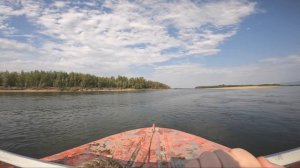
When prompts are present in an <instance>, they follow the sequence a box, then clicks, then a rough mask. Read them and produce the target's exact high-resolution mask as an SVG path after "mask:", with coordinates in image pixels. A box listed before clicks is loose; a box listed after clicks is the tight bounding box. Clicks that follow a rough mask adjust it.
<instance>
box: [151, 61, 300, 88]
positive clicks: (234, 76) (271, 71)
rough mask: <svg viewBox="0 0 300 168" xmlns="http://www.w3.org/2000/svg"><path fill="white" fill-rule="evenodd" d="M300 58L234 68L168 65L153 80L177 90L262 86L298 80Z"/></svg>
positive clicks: (157, 69)
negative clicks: (224, 86) (201, 87)
mask: <svg viewBox="0 0 300 168" xmlns="http://www.w3.org/2000/svg"><path fill="white" fill-rule="evenodd" d="M297 72H300V55H290V56H286V57H272V58H268V59H264V60H260V61H258V62H257V63H254V64H247V65H240V66H233V67H232V66H231V67H223V68H220V67H207V66H205V65H199V64H193V63H188V64H179V65H165V66H160V67H156V68H155V72H154V73H153V76H152V77H151V78H152V79H154V80H159V81H162V82H166V83H169V84H170V85H171V86H173V87H187V88H190V87H192V88H193V87H195V86H199V85H219V84H260V83H281V82H289V81H297V80H299V77H297V76H298V74H297Z"/></svg>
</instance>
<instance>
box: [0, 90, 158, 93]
mask: <svg viewBox="0 0 300 168" xmlns="http://www.w3.org/2000/svg"><path fill="white" fill-rule="evenodd" d="M143 90H154V89H84V90H60V89H0V93H56V92H59V93H60V92H129V91H143Z"/></svg>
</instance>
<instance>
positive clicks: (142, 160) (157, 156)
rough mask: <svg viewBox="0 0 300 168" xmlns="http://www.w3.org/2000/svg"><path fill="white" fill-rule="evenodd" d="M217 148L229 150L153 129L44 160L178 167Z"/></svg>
mask: <svg viewBox="0 0 300 168" xmlns="http://www.w3.org/2000/svg"><path fill="white" fill-rule="evenodd" d="M216 149H223V150H229V148H227V147H225V146H223V145H220V144H217V143H214V142H212V141H209V140H206V139H204V138H201V137H198V136H195V135H191V134H188V133H185V132H182V131H177V130H173V129H168V128H159V127H154V126H153V127H150V128H140V129H136V130H131V131H127V132H122V133H119V134H115V135H112V136H109V137H106V138H103V139H100V140H97V141H94V142H91V143H88V144H85V145H82V146H79V147H76V148H73V149H70V150H66V151H64V152H61V153H58V154H55V155H52V156H48V157H45V158H42V160H44V161H50V162H56V163H61V164H65V165H70V166H82V165H84V164H85V163H87V162H92V161H94V160H97V159H98V160H99V158H111V159H109V160H114V161H116V162H118V164H120V165H121V166H123V167H141V166H144V167H174V164H181V163H182V160H189V159H194V158H198V157H199V156H200V155H201V153H202V152H204V151H213V150H216ZM104 160H105V159H104Z"/></svg>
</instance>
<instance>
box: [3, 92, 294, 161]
mask: <svg viewBox="0 0 300 168" xmlns="http://www.w3.org/2000/svg"><path fill="white" fill-rule="evenodd" d="M152 123H156V125H157V126H160V127H168V128H173V129H178V130H181V131H185V132H189V133H192V134H195V135H199V136H202V137H204V138H206V139H209V140H212V141H215V142H217V143H220V144H223V145H226V146H229V147H242V148H245V149H247V150H249V151H250V152H252V153H254V154H255V155H266V154H271V153H274V152H279V151H282V150H287V149H290V148H295V147H298V146H300V87H280V88H269V89H256V90H216V89H171V90H162V91H146V92H145V91H144V92H125V93H0V148H1V149H4V150H8V151H12V152H15V153H18V154H22V155H26V156H30V157H36V158H40V157H43V156H47V155H51V154H55V153H57V152H61V151H63V150H66V149H69V148H72V147H76V146H79V145H82V144H85V143H88V142H90V141H94V140H97V139H99V138H103V137H106V136H108V135H112V134H115V133H119V132H122V131H126V130H131V129H135V128H140V127H150V126H151V125H152Z"/></svg>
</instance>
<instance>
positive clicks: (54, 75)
mask: <svg viewBox="0 0 300 168" xmlns="http://www.w3.org/2000/svg"><path fill="white" fill-rule="evenodd" d="M0 87H2V88H3V87H4V88H22V89H26V88H37V89H41V88H60V89H66V88H98V89H103V88H118V89H168V88H170V87H169V86H168V85H166V84H163V83H160V82H155V81H151V80H146V79H144V78H143V77H132V78H128V77H125V76H118V77H113V76H112V77H97V76H95V75H90V74H83V73H75V72H71V73H67V72H57V71H37V70H36V71H30V72H24V71H21V72H8V71H5V72H0Z"/></svg>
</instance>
